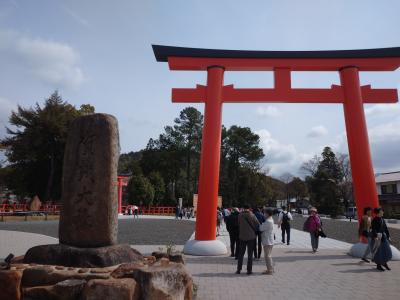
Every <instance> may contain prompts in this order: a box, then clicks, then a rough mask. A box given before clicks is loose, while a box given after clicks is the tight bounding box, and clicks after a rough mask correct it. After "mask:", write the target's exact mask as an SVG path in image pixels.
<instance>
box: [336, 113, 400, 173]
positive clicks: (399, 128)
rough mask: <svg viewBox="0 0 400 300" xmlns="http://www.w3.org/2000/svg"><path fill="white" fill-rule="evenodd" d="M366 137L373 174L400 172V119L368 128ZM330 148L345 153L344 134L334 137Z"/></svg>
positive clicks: (346, 148)
mask: <svg viewBox="0 0 400 300" xmlns="http://www.w3.org/2000/svg"><path fill="white" fill-rule="evenodd" d="M368 136H369V143H370V148H371V154H372V160H373V165H374V171H375V173H377V172H390V171H398V170H400V155H399V154H400V119H397V120H394V121H392V122H388V123H385V124H380V125H377V126H373V127H370V128H369V129H368ZM330 146H331V147H332V149H333V150H334V151H337V152H342V153H347V152H348V147H347V138H346V133H345V132H343V133H342V134H340V135H338V136H336V138H335V141H334V142H332V143H331V144H330Z"/></svg>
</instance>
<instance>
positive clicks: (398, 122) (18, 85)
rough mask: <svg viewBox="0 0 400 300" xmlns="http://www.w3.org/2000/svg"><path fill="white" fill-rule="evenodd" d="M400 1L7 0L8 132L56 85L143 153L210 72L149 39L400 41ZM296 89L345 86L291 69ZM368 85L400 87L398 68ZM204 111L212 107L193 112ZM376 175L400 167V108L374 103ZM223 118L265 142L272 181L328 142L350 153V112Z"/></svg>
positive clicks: (300, 108)
mask: <svg viewBox="0 0 400 300" xmlns="http://www.w3.org/2000/svg"><path fill="white" fill-rule="evenodd" d="M399 11H400V1H395V0H393V1H389V0H387V1H385V0H381V1H368V0H362V1H358V0H352V1H346V0H337V1H334V0H332V1H323V0H320V1H314V0H307V1H306V0H304V1H283V0H280V1H266V0H264V1H215V0H214V1H209V0H201V1H196V0H193V1H188V0H186V1H174V0H168V1H167V0H165V1H161V0H159V1H151V0H146V1H134V0H130V1H128V0H118V1H106V0H97V1H95V0H86V1H82V0H80V1H74V0H71V1H66V0H65V1H54V0H52V1H50V0H48V1H45V0H36V1H20V0H2V1H0V66H1V67H0V137H4V136H5V130H4V126H5V125H6V124H7V119H8V116H9V115H10V112H11V110H13V109H15V108H16V105H17V104H19V105H22V106H24V107H26V106H32V105H34V104H35V103H36V102H39V103H43V100H44V99H46V98H47V97H48V96H49V95H50V94H51V93H52V92H53V91H54V90H56V89H57V90H58V91H59V92H60V93H61V95H62V97H63V99H64V100H67V101H68V102H70V103H72V104H74V105H76V106H78V107H79V105H80V104H82V103H90V104H92V105H94V106H95V107H96V111H97V112H104V113H109V114H112V115H114V116H116V117H117V118H118V121H119V128H120V140H121V147H122V152H128V151H132V150H139V149H142V148H143V147H145V146H146V144H147V141H148V139H149V138H151V137H153V138H154V137H157V136H158V134H160V133H161V132H162V131H163V127H164V126H165V125H167V124H172V122H173V119H174V118H175V117H177V116H178V114H179V111H180V110H182V109H183V108H184V107H185V105H181V104H172V103H171V99H170V95H171V88H172V87H193V86H195V84H202V83H205V80H206V77H205V74H204V73H203V72H171V71H169V70H168V67H167V64H166V63H157V62H156V61H155V58H154V55H153V53H152V49H151V44H163V45H174V46H186V47H199V48H217V49H248V50H331V49H362V48H380V47H395V46H400V19H399V18H398V12H399ZM292 80H293V86H294V87H328V86H330V85H331V84H339V77H338V74H336V73H327V72H314V73H304V72H302V73H293V74H292ZM361 81H362V84H372V85H373V87H389V88H396V87H397V88H399V87H400V71H396V72H381V73H367V74H365V73H362V74H361ZM225 83H226V84H235V86H237V87H270V86H272V74H271V73H268V72H257V73H250V72H227V73H226V75H225ZM193 106H195V107H197V108H198V109H199V110H200V111H203V105H193ZM365 111H366V116H367V123H368V130H369V137H370V142H371V149H372V154H373V161H374V167H375V171H376V172H386V171H395V170H400V155H399V153H400V105H399V104H393V105H366V106H365ZM223 123H224V124H225V125H226V126H231V125H233V124H236V125H240V126H249V127H250V128H251V129H252V130H253V131H255V132H257V133H258V134H259V135H260V137H261V145H262V147H263V148H264V152H265V154H266V164H265V165H266V167H268V168H269V170H270V174H272V175H274V176H279V175H280V174H282V173H284V172H291V173H294V174H299V173H298V169H299V166H300V165H301V163H302V162H303V161H305V160H307V159H309V158H311V157H312V156H313V155H314V154H317V153H320V152H321V150H322V148H323V147H324V146H326V145H329V146H331V147H333V148H334V150H335V151H339V152H347V142H346V138H345V132H344V118H343V109H342V107H341V106H340V105H324V104H319V105H307V104H298V105H295V104H279V105H278V104H265V105H260V104H235V105H233V104H228V105H224V109H223Z"/></svg>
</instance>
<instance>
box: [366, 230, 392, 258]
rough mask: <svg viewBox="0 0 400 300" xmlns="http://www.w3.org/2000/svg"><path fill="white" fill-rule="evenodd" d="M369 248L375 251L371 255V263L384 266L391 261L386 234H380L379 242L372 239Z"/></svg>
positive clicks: (390, 251)
mask: <svg viewBox="0 0 400 300" xmlns="http://www.w3.org/2000/svg"><path fill="white" fill-rule="evenodd" d="M371 248H372V249H373V251H375V253H374V252H373V253H372V257H373V258H372V261H373V262H374V263H376V264H377V265H384V264H386V263H387V262H388V261H389V260H391V259H392V249H390V244H389V241H388V239H387V237H386V234H384V233H383V234H382V238H381V239H380V241H379V240H375V239H373V240H372V243H371Z"/></svg>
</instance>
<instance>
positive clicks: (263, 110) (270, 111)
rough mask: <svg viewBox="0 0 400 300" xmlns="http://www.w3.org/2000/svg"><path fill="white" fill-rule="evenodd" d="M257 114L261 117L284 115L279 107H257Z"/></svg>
mask: <svg viewBox="0 0 400 300" xmlns="http://www.w3.org/2000/svg"><path fill="white" fill-rule="evenodd" d="M256 114H257V115H258V116H260V117H279V116H280V115H281V114H282V113H281V111H280V110H279V109H278V108H277V107H275V106H270V105H268V106H266V107H263V106H259V107H257V111H256Z"/></svg>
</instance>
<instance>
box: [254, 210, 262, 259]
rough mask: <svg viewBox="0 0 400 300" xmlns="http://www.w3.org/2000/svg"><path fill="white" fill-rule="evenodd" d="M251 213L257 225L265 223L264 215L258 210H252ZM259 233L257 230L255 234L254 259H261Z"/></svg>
mask: <svg viewBox="0 0 400 300" xmlns="http://www.w3.org/2000/svg"><path fill="white" fill-rule="evenodd" d="M253 213H254V215H255V216H256V218H257V220H258V223H260V224H262V223H264V222H265V217H264V214H263V213H262V212H261V210H260V209H259V208H254V209H253ZM261 251H262V247H261V231H259V230H257V232H256V245H255V247H254V258H255V259H260V257H261Z"/></svg>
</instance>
